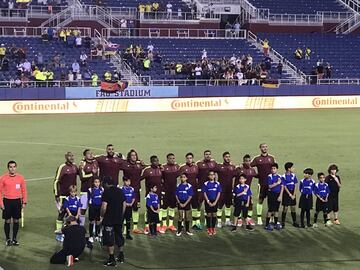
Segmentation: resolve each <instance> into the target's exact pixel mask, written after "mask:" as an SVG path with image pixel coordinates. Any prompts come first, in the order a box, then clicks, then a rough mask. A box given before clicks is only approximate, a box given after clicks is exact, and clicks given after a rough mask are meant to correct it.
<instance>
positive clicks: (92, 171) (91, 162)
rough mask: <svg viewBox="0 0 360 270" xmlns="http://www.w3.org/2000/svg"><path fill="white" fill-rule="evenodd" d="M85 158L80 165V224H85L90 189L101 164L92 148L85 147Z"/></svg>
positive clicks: (97, 175)
mask: <svg viewBox="0 0 360 270" xmlns="http://www.w3.org/2000/svg"><path fill="white" fill-rule="evenodd" d="M83 156H84V157H83V159H82V160H81V162H80V165H79V172H80V181H81V189H80V201H81V205H82V206H81V213H80V217H79V220H80V225H81V226H84V225H85V214H86V210H87V208H88V201H89V200H88V191H89V188H91V187H92V184H93V181H94V179H97V178H98V177H99V165H98V163H97V161H96V160H95V159H94V156H93V154H92V152H91V150H90V149H85V150H84V152H83Z"/></svg>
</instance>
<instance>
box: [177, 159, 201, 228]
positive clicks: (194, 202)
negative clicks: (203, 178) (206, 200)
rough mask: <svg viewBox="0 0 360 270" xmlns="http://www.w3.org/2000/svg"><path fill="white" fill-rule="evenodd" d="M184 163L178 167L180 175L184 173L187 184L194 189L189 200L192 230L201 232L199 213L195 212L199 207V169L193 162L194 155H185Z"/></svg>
mask: <svg viewBox="0 0 360 270" xmlns="http://www.w3.org/2000/svg"><path fill="white" fill-rule="evenodd" d="M185 159H186V163H185V164H183V165H181V166H180V173H186V175H187V178H188V180H187V182H188V183H189V184H190V185H191V186H192V187H193V189H194V196H192V198H191V201H190V203H191V208H192V222H193V229H195V230H201V223H200V211H198V210H197V208H198V206H199V200H198V193H197V188H198V178H197V177H198V172H199V168H198V166H197V165H196V164H195V162H194V154H193V153H187V154H186V155H185Z"/></svg>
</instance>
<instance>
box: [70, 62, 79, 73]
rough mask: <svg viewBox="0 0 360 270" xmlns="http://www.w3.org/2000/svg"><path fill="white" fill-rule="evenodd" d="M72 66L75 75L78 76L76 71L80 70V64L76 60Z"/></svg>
mask: <svg viewBox="0 0 360 270" xmlns="http://www.w3.org/2000/svg"><path fill="white" fill-rule="evenodd" d="M71 68H72V72H73V74H74V76H76V73H78V72H79V71H80V65H79V63H78V62H77V61H76V60H75V61H74V62H73V63H72V65H71Z"/></svg>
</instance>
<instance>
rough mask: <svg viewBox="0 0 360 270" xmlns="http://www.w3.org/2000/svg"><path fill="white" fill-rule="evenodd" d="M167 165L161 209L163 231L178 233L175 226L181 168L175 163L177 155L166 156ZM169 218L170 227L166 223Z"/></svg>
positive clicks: (164, 173)
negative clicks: (177, 188)
mask: <svg viewBox="0 0 360 270" xmlns="http://www.w3.org/2000/svg"><path fill="white" fill-rule="evenodd" d="M166 159H167V163H166V164H163V165H162V177H163V193H164V194H163V195H164V197H163V204H162V207H161V217H162V231H166V230H167V229H169V230H170V231H173V232H174V231H176V228H175V226H174V217H175V207H176V187H177V178H178V176H179V171H180V166H179V165H178V164H177V163H176V161H175V155H174V154H173V153H169V154H167V156H166ZM167 218H169V226H168V227H167V226H166V225H167V224H166V221H167Z"/></svg>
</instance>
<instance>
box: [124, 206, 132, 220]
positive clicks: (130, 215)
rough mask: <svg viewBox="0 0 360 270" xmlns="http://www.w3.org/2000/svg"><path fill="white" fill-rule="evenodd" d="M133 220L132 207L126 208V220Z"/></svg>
mask: <svg viewBox="0 0 360 270" xmlns="http://www.w3.org/2000/svg"><path fill="white" fill-rule="evenodd" d="M131 219H132V207H126V208H125V213H124V220H131Z"/></svg>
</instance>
